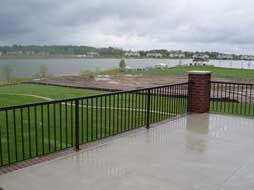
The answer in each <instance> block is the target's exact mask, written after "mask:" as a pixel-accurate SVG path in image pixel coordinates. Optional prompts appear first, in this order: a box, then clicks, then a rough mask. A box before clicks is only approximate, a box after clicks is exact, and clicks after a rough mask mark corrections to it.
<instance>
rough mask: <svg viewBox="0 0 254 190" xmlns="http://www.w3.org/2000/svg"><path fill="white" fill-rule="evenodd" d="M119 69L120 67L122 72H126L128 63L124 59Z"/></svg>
mask: <svg viewBox="0 0 254 190" xmlns="http://www.w3.org/2000/svg"><path fill="white" fill-rule="evenodd" d="M119 67H120V70H121V71H124V70H125V69H126V67H127V65H126V63H125V60H124V59H121V61H120V63H119Z"/></svg>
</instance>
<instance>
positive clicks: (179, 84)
mask: <svg viewBox="0 0 254 190" xmlns="http://www.w3.org/2000/svg"><path fill="white" fill-rule="evenodd" d="M187 84H189V83H188V82H184V83H176V84H167V85H160V86H154V87H148V88H141V89H135V90H123V91H117V92H109V93H103V94H96V95H89V96H80V97H75V98H64V99H57V100H50V101H42V102H36V103H29V104H20V105H14V106H4V107H0V111H6V110H12V109H19V108H26V107H32V106H41V105H48V104H55V103H61V102H62V103H64V102H69V101H75V100H82V99H91V98H98V97H104V96H111V95H117V94H125V93H134V92H141V91H146V90H153V89H158V88H165V87H174V86H181V85H187Z"/></svg>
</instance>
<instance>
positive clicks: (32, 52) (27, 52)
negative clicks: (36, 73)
mask: <svg viewBox="0 0 254 190" xmlns="http://www.w3.org/2000/svg"><path fill="white" fill-rule="evenodd" d="M23 54H24V55H27V56H31V55H35V52H34V51H24V52H23Z"/></svg>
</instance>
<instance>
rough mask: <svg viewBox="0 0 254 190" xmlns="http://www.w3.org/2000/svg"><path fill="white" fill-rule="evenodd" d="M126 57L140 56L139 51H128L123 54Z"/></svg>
mask: <svg viewBox="0 0 254 190" xmlns="http://www.w3.org/2000/svg"><path fill="white" fill-rule="evenodd" d="M124 55H125V56H126V57H140V53H139V52H133V51H128V52H125V54H124Z"/></svg>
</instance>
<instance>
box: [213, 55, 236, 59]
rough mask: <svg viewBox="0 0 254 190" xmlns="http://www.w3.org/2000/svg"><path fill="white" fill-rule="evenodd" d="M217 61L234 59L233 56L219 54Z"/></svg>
mask: <svg viewBox="0 0 254 190" xmlns="http://www.w3.org/2000/svg"><path fill="white" fill-rule="evenodd" d="M217 59H234V56H233V55H227V54H219V55H218V56H217Z"/></svg>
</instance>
